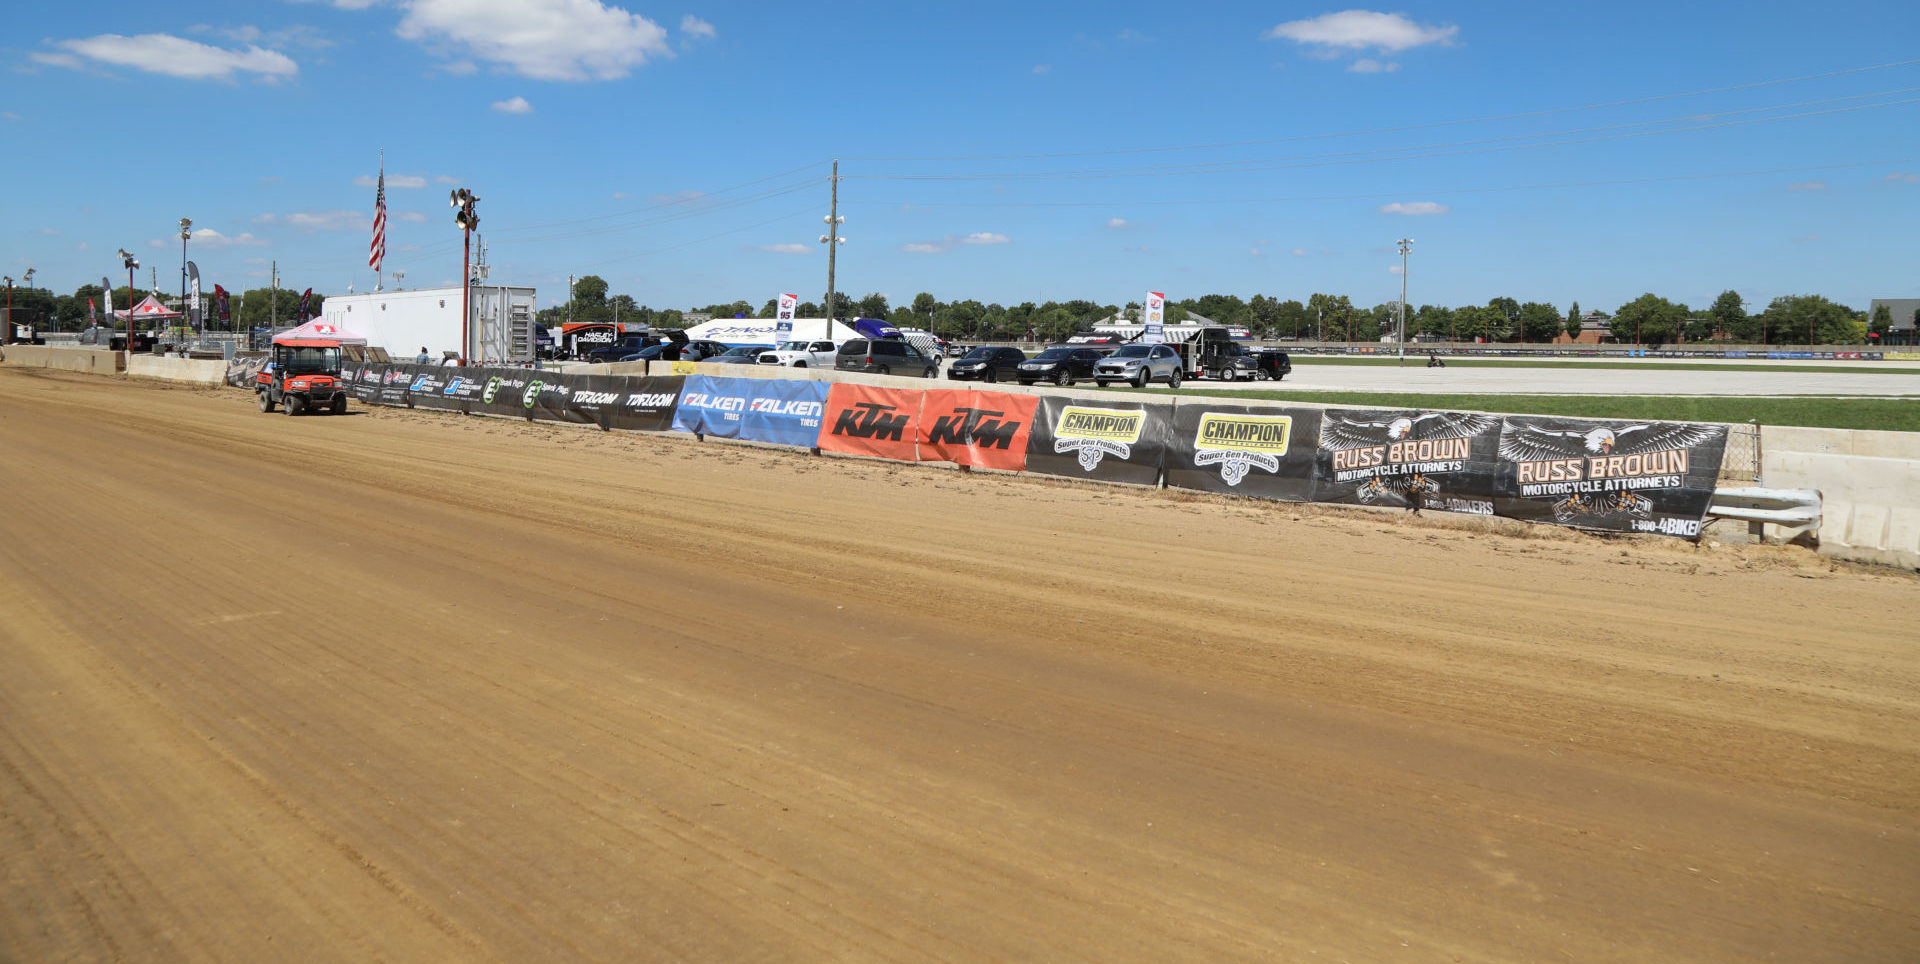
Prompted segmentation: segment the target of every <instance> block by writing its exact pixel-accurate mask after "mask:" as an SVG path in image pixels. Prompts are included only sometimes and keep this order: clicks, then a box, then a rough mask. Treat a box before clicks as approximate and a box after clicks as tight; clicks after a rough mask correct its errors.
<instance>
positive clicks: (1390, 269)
mask: <svg viewBox="0 0 1920 964" xmlns="http://www.w3.org/2000/svg"><path fill="white" fill-rule="evenodd" d="M1402 270H1404V269H1402V268H1401V267H1400V266H1399V265H1397V264H1390V265H1387V273H1388V274H1399V273H1400V272H1401V271H1402Z"/></svg>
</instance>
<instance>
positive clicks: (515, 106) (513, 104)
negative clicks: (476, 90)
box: [493, 97, 533, 114]
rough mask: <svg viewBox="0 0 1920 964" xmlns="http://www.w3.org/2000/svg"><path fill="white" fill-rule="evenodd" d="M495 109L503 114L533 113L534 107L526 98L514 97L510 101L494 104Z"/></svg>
mask: <svg viewBox="0 0 1920 964" xmlns="http://www.w3.org/2000/svg"><path fill="white" fill-rule="evenodd" d="M493 109H494V110H497V111H499V112H500V113H502V114H531V113H533V105H532V104H529V103H527V99H526V98H525V97H514V98H511V99H509V100H496V101H494V102H493Z"/></svg>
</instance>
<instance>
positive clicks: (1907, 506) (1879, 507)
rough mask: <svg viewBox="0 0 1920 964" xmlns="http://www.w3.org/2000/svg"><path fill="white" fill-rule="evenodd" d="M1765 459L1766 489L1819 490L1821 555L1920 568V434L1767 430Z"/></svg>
mask: <svg viewBox="0 0 1920 964" xmlns="http://www.w3.org/2000/svg"><path fill="white" fill-rule="evenodd" d="M1760 456H1761V462H1760V479H1761V484H1762V485H1764V486H1766V487H1768V488H1774V489H1817V490H1819V492H1820V496H1821V509H1820V512H1821V520H1820V531H1819V540H1820V552H1821V554H1822V555H1829V556H1833V557H1835V558H1839V559H1850V560H1854V561H1856V562H1873V563H1879V564H1882V565H1889V566H1899V567H1901V568H1903V569H1920V432H1869V431H1857V430H1848V429H1830V428H1792V427H1787V426H1780V427H1777V428H1776V427H1773V426H1762V427H1761V429H1760ZM1768 529H1769V532H1770V534H1771V531H1772V530H1773V529H1774V527H1772V526H1769V527H1768Z"/></svg>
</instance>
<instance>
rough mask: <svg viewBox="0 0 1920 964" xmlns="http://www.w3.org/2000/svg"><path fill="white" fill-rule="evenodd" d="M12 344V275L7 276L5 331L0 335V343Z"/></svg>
mask: <svg viewBox="0 0 1920 964" xmlns="http://www.w3.org/2000/svg"><path fill="white" fill-rule="evenodd" d="M11 344H13V276H12V275H8V276H7V333H6V335H5V337H0V345H11Z"/></svg>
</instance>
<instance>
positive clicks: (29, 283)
mask: <svg viewBox="0 0 1920 964" xmlns="http://www.w3.org/2000/svg"><path fill="white" fill-rule="evenodd" d="M33 272H34V269H33V268H28V269H27V274H26V279H25V280H26V282H27V290H28V291H32V290H33ZM7 323H8V324H12V323H13V311H12V310H11V309H9V310H8V311H7ZM49 327H51V328H53V329H55V330H58V329H59V328H60V318H59V316H58V315H57V314H56V315H55V316H54V318H53V321H52V324H51V325H49Z"/></svg>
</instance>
